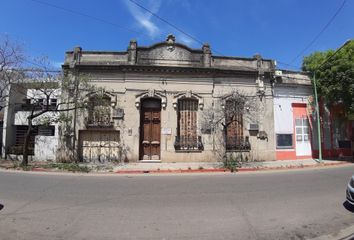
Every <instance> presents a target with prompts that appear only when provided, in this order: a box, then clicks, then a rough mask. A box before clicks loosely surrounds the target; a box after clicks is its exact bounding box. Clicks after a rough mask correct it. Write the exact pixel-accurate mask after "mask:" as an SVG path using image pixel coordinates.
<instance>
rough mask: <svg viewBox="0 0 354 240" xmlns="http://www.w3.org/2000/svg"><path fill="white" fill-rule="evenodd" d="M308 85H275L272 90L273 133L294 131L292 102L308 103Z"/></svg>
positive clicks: (309, 92)
mask: <svg viewBox="0 0 354 240" xmlns="http://www.w3.org/2000/svg"><path fill="white" fill-rule="evenodd" d="M311 94H312V92H311V88H310V87H289V86H286V87H277V88H276V89H275V90H274V130H275V133H276V134H277V133H291V134H293V131H294V123H293V109H292V103H306V104H308V99H309V96H311Z"/></svg>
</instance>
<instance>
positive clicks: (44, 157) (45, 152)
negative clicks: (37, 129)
mask: <svg viewBox="0 0 354 240" xmlns="http://www.w3.org/2000/svg"><path fill="white" fill-rule="evenodd" d="M34 141H35V143H34V160H35V161H48V160H51V161H54V160H55V154H56V151H57V148H58V136H57V134H55V136H36V137H35V140H34Z"/></svg>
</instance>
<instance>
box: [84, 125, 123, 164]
mask: <svg viewBox="0 0 354 240" xmlns="http://www.w3.org/2000/svg"><path fill="white" fill-rule="evenodd" d="M79 139H80V158H81V161H82V162H91V163H106V162H118V161H120V160H121V148H120V144H119V142H120V141H119V131H112V130H81V131H80V133H79Z"/></svg>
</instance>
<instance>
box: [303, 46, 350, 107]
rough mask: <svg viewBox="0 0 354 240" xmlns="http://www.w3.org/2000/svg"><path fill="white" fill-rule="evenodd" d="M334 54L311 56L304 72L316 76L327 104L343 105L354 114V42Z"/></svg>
mask: <svg viewBox="0 0 354 240" xmlns="http://www.w3.org/2000/svg"><path fill="white" fill-rule="evenodd" d="M334 53H335V51H334V50H327V51H323V52H314V53H312V54H310V55H309V56H307V57H305V58H304V60H303V63H302V70H304V71H309V72H311V73H312V75H314V74H316V83H317V89H318V94H319V96H320V97H321V98H322V99H323V100H324V101H325V102H326V103H328V104H338V103H341V104H342V105H343V107H344V110H345V111H346V112H348V113H349V112H354V41H351V42H350V43H349V44H347V45H346V46H344V47H343V48H342V49H341V50H340V51H338V52H337V53H336V54H334ZM323 62H324V64H323V65H322V66H321V67H320V68H319V66H320V65H321V64H322V63H323Z"/></svg>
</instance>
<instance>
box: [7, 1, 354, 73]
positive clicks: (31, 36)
mask: <svg viewBox="0 0 354 240" xmlns="http://www.w3.org/2000/svg"><path fill="white" fill-rule="evenodd" d="M133 1H136V2H137V3H138V4H139V5H141V6H143V7H145V8H146V9H148V10H150V11H151V12H152V13H154V14H155V15H157V16H158V17H160V18H162V19H164V20H165V21H167V22H168V23H170V24H172V25H174V26H176V27H177V28H178V29H179V30H181V31H178V30H177V29H176V28H173V27H171V26H170V25H168V24H167V23H166V22H164V21H161V19H159V18H158V17H156V16H154V15H152V14H151V13H149V12H147V11H146V10H144V9H143V8H141V7H139V6H137V5H136V4H134V3H132V2H131V0H100V1H97V0H91V1H87V0H0V2H1V4H0V6H1V14H0V23H1V24H0V35H8V36H9V37H10V38H11V39H12V40H13V41H17V42H19V43H20V44H21V45H23V47H24V49H25V51H26V54H27V55H28V56H29V57H30V58H37V57H40V56H47V57H48V58H49V59H50V60H51V61H52V62H53V65H54V66H55V67H57V68H59V67H60V65H61V64H62V62H63V61H64V56H65V51H68V50H72V49H73V48H74V47H75V46H81V47H82V48H83V50H102V51H126V49H127V47H128V44H129V41H130V40H131V39H136V40H137V41H138V45H139V46H149V45H152V44H154V43H156V42H161V41H165V39H166V36H167V35H168V34H170V33H172V34H174V35H175V36H176V41H177V42H180V43H182V44H185V45H187V46H189V47H191V48H201V43H209V44H210V45H211V48H212V53H213V54H214V55H224V56H235V57H252V56H253V55H255V54H256V53H258V54H261V55H262V57H264V58H266V59H274V60H276V61H277V64H278V68H280V69H292V70H299V69H300V68H301V63H302V59H303V56H306V55H309V54H310V53H312V52H314V51H323V50H327V49H336V48H338V47H340V46H341V45H342V44H343V43H344V42H345V41H346V40H348V39H353V38H354V0H248V1H244V0H133ZM343 3H344V5H343ZM339 9H340V10H339ZM329 23H330V24H329ZM182 32H184V33H187V34H188V35H191V36H193V38H194V39H191V38H190V37H188V35H185V34H183V33H182ZM314 40H315V41H314ZM304 49H305V51H304Z"/></svg>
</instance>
